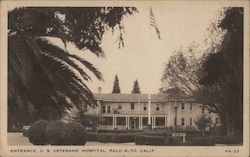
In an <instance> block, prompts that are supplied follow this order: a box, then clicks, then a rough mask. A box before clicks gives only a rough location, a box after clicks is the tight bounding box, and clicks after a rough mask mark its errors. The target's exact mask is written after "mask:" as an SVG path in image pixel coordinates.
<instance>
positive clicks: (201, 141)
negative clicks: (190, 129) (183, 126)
mask: <svg viewBox="0 0 250 157" xmlns="http://www.w3.org/2000/svg"><path fill="white" fill-rule="evenodd" d="M187 144H188V145H190V146H214V145H215V144H214V141H213V140H212V139H211V138H209V137H204V136H200V137H192V138H189V139H188V141H187Z"/></svg>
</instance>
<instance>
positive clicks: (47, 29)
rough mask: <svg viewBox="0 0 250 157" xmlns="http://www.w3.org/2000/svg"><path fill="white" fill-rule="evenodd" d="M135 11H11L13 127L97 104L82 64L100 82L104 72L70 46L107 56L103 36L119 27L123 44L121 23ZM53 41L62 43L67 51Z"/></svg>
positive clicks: (10, 109)
mask: <svg viewBox="0 0 250 157" xmlns="http://www.w3.org/2000/svg"><path fill="white" fill-rule="evenodd" d="M135 11H136V9H135V8H130V7H126V8H121V7H89V8H88V7H85V8H82V7H40V8H39V7H35V8H32V7H24V8H16V9H14V10H11V11H10V12H9V13H8V124H9V125H8V127H13V126H15V127H21V126H22V125H24V124H29V123H30V122H32V121H35V120H36V119H41V118H42V119H49V120H50V119H57V118H59V117H61V116H62V115H63V114H64V110H65V109H66V108H71V107H72V106H77V107H79V106H81V104H83V103H84V104H88V105H92V104H95V101H94V98H93V94H92V92H91V91H90V90H89V88H88V87H87V86H86V84H85V83H86V81H91V77H90V75H89V73H87V72H86V71H84V70H83V69H82V68H81V66H85V67H86V68H87V69H88V70H89V71H90V72H91V73H93V74H94V76H95V77H96V78H97V79H99V80H102V79H103V77H102V74H101V72H99V71H98V70H97V69H96V68H95V66H94V65H92V64H91V63H90V62H88V61H87V60H86V59H84V58H82V57H79V56H77V55H74V54H73V53H72V52H68V51H67V50H66V49H67V44H68V43H72V44H74V45H75V46H76V47H77V48H78V49H80V50H90V51H91V52H92V53H94V54H95V55H96V56H98V57H102V56H104V53H103V50H102V49H101V41H102V37H103V34H104V32H105V31H107V30H109V28H111V29H112V30H113V31H114V30H115V28H116V27H118V30H120V36H119V41H120V42H119V45H123V29H124V26H123V24H122V22H121V20H122V18H123V17H124V16H125V15H132V14H133V13H134V12H135ZM50 39H60V40H61V41H62V42H63V43H64V46H65V49H63V48H60V47H58V46H56V45H55V44H53V42H51V40H50ZM77 62H78V63H77ZM80 64H82V65H80ZM78 73H79V74H80V75H78Z"/></svg>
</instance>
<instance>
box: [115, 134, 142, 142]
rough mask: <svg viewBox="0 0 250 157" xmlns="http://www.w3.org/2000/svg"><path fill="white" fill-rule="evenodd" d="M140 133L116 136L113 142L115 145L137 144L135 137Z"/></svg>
mask: <svg viewBox="0 0 250 157" xmlns="http://www.w3.org/2000/svg"><path fill="white" fill-rule="evenodd" d="M136 135H138V133H130V134H114V135H113V137H112V142H114V143H128V142H135V136H136Z"/></svg>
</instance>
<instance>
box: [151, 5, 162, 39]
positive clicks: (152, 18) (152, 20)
mask: <svg viewBox="0 0 250 157" xmlns="http://www.w3.org/2000/svg"><path fill="white" fill-rule="evenodd" d="M149 18H150V26H152V27H153V28H155V31H156V33H157V35H158V38H159V39H161V35H160V31H159V29H158V27H157V24H156V20H155V16H154V13H153V10H152V8H150V17H149Z"/></svg>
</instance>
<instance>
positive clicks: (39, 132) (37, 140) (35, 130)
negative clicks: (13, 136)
mask: <svg viewBox="0 0 250 157" xmlns="http://www.w3.org/2000/svg"><path fill="white" fill-rule="evenodd" d="M47 125H48V121H46V120H38V121H36V122H34V123H33V124H31V126H30V128H29V131H28V139H29V141H30V143H32V144H34V145H45V144H47V138H46V127H47Z"/></svg>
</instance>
